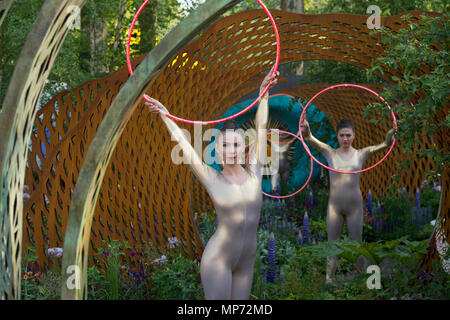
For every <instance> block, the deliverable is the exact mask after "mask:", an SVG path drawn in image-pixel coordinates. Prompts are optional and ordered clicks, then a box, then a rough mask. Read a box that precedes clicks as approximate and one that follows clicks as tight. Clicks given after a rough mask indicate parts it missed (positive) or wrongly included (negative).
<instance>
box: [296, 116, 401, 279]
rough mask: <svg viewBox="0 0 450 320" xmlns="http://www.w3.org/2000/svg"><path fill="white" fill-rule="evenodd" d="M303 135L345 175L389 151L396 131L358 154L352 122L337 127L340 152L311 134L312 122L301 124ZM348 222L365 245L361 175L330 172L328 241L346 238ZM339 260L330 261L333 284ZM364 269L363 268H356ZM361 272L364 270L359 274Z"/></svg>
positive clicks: (329, 273) (351, 235)
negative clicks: (343, 236) (353, 145)
mask: <svg viewBox="0 0 450 320" xmlns="http://www.w3.org/2000/svg"><path fill="white" fill-rule="evenodd" d="M301 130H302V135H303V137H304V138H305V140H306V141H308V142H309V143H311V145H312V146H314V147H315V148H316V149H317V150H319V152H320V153H322V154H323V155H324V157H325V158H326V159H327V161H328V166H329V167H331V168H333V169H337V170H343V171H357V170H361V169H362V166H363V164H364V162H365V161H366V160H367V159H368V158H369V157H370V156H372V155H373V154H374V153H376V152H378V151H380V150H383V149H384V148H387V147H389V146H390V145H391V143H392V137H393V132H394V130H393V129H391V130H389V131H388V133H387V135H386V140H385V141H384V142H383V143H381V144H379V145H376V146H370V147H366V148H363V149H360V150H357V149H355V148H353V147H352V143H353V140H354V138H355V130H354V128H353V126H352V124H351V122H350V121H348V120H342V121H341V122H340V123H339V124H338V126H337V130H336V132H337V138H338V142H339V148H337V149H334V148H332V147H330V146H329V145H327V144H326V143H323V142H321V141H319V140H318V139H316V138H315V137H314V136H313V135H312V134H311V132H310V129H309V124H308V121H306V120H305V121H304V122H303V123H302V124H301ZM344 221H346V222H347V230H348V234H349V235H350V237H352V238H353V239H357V240H359V241H362V230H363V200H362V195H361V190H360V188H359V174H346V173H337V172H333V171H331V170H330V195H329V198H328V212H327V233H328V241H334V240H336V239H338V238H339V237H340V236H341V234H342V229H343V226H344ZM336 267H337V258H336V257H334V258H329V259H328V263H327V274H326V281H327V282H331V281H332V276H333V275H334V274H335V272H336ZM356 267H357V268H358V269H360V266H359V265H358V264H357V266H356ZM359 271H361V270H359Z"/></svg>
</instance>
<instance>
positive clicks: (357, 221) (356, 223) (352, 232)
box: [347, 199, 364, 273]
mask: <svg viewBox="0 0 450 320" xmlns="http://www.w3.org/2000/svg"><path fill="white" fill-rule="evenodd" d="M347 230H348V234H349V236H350V237H351V238H352V239H355V240H359V241H362V233H363V205H362V199H361V203H360V204H359V205H358V206H357V207H356V208H354V209H353V210H351V211H350V212H349V214H348V216H347ZM363 264H364V259H363V258H359V259H358V260H357V261H356V263H355V267H356V269H357V270H358V272H359V273H361V272H362V266H363Z"/></svg>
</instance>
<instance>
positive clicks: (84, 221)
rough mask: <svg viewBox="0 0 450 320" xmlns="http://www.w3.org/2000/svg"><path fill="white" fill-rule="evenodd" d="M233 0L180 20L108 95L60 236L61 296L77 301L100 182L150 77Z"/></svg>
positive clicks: (83, 285) (83, 281)
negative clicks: (73, 283)
mask: <svg viewBox="0 0 450 320" xmlns="http://www.w3.org/2000/svg"><path fill="white" fill-rule="evenodd" d="M238 2H239V1H236V0H215V1H208V2H206V3H205V4H203V5H202V6H200V7H199V8H198V9H197V10H196V11H194V12H193V13H192V14H190V15H189V16H188V17H187V18H186V19H184V20H183V21H182V22H180V24H179V25H178V26H176V27H175V28H173V29H172V30H171V31H170V32H169V34H168V35H167V36H166V37H165V38H164V39H163V40H162V41H161V42H160V43H159V44H158V46H156V47H155V48H154V49H153V50H152V51H151V52H150V53H149V55H148V56H147V57H146V58H145V59H144V61H142V63H141V64H140V65H139V67H138V68H137V69H136V70H135V72H134V74H133V76H131V77H130V79H129V80H128V81H127V82H126V83H125V85H124V86H123V88H122V89H121V90H120V91H119V94H118V95H117V97H116V98H115V99H114V102H113V103H112V105H111V108H110V109H109V111H108V113H107V114H106V115H105V117H104V118H103V121H102V123H101V125H100V127H99V128H98V130H97V133H96V136H95V138H94V140H93V141H92V143H91V145H90V146H89V150H88V153H87V155H86V158H85V160H84V163H83V168H82V169H81V171H80V175H79V177H78V180H77V184H76V186H75V190H74V192H73V195H72V202H71V206H70V211H69V221H68V224H67V228H66V234H65V239H64V258H63V285H62V298H63V299H80V298H82V297H83V294H84V292H85V290H86V280H87V279H86V272H87V258H88V250H89V237H90V233H91V224H92V217H93V215H94V209H95V204H96V202H97V196H98V193H99V191H100V185H101V183H102V180H103V176H104V174H105V171H106V169H107V166H108V163H109V160H110V158H111V155H112V152H113V151H114V148H115V146H116V144H117V141H118V140H119V138H120V135H121V134H122V131H123V129H124V128H125V126H126V124H127V123H128V120H129V119H130V117H131V115H132V114H133V112H134V110H135V109H136V107H137V103H138V101H139V100H140V99H141V97H142V94H143V92H144V91H145V90H146V89H147V88H148V87H149V86H150V85H151V84H152V83H153V82H154V80H155V77H156V75H157V74H158V72H159V71H160V70H161V68H163V67H164V66H166V65H167V63H169V61H170V58H171V57H172V56H173V55H174V54H175V53H176V52H177V51H178V50H179V49H181V48H182V46H184V45H185V44H186V43H187V42H188V41H189V40H190V39H192V38H193V37H194V36H195V35H197V33H198V32H199V31H200V30H201V29H202V28H203V27H204V26H205V25H207V24H209V23H210V21H211V20H213V19H214V18H216V17H218V16H220V15H221V14H222V13H223V12H225V11H226V10H228V9H229V8H231V7H232V6H234V5H235V4H236V3H238ZM70 266H77V267H78V270H80V271H81V272H80V282H81V286H79V287H75V288H69V287H68V286H67V285H66V282H67V280H68V278H69V277H70V274H68V273H67V272H66V271H67V270H68V268H69V267H70Z"/></svg>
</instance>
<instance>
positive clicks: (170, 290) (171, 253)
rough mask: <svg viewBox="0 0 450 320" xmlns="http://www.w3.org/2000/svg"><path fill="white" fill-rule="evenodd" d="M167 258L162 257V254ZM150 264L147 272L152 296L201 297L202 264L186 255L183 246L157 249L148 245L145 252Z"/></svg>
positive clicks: (167, 297)
mask: <svg viewBox="0 0 450 320" xmlns="http://www.w3.org/2000/svg"><path fill="white" fill-rule="evenodd" d="M163 255H164V256H166V259H164V260H160V262H158V260H156V259H161V257H162V256H163ZM145 256H146V260H148V261H149V260H151V261H152V263H150V264H148V265H147V266H148V268H147V272H148V273H149V275H150V276H149V278H150V281H151V288H150V293H151V298H152V299H159V300H168V299H201V298H203V297H204V296H203V288H202V286H201V283H200V264H199V262H198V261H196V260H194V261H193V260H191V259H189V258H188V257H186V255H185V254H183V252H182V251H181V247H180V246H177V247H175V248H170V247H169V246H167V247H166V249H165V250H157V249H155V248H154V247H153V246H152V245H149V246H148V249H147V250H146V253H145Z"/></svg>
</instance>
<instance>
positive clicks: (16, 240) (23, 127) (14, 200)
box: [0, 0, 85, 299]
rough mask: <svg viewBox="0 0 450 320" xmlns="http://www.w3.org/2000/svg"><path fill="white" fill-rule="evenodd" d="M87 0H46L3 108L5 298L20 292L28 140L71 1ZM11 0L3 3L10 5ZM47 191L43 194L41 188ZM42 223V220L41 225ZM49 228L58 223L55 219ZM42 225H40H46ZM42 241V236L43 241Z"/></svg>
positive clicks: (0, 208) (0, 288)
mask: <svg viewBox="0 0 450 320" xmlns="http://www.w3.org/2000/svg"><path fill="white" fill-rule="evenodd" d="M84 2H85V1H84V0H64V1H58V2H51V1H47V2H45V3H44V5H43V6H42V8H41V11H40V13H39V15H38V18H37V21H36V23H35V24H34V26H33V29H32V31H31V32H30V34H29V36H28V38H27V40H26V42H25V48H26V50H23V51H22V52H21V54H20V56H19V58H18V60H17V64H16V67H15V71H14V74H13V76H12V79H11V81H10V83H9V87H8V91H7V93H6V96H5V100H4V101H3V108H2V110H1V114H0V128H1V130H2V136H1V137H0V170H1V171H0V172H1V184H0V237H1V238H0V240H1V243H0V257H1V264H0V276H1V279H0V298H6V299H14V298H15V299H17V298H19V296H20V276H21V274H20V272H21V251H22V248H21V245H22V221H23V202H22V197H23V189H24V175H25V170H26V168H25V166H26V155H27V147H28V141H29V140H30V135H31V133H32V129H33V123H34V121H35V115H36V112H37V107H38V101H39V97H40V96H41V93H42V90H43V88H44V85H45V81H46V79H47V77H48V75H49V73H50V69H51V67H52V65H53V62H54V61H55V58H56V55H57V54H58V52H59V49H60V48H61V44H62V42H63V40H64V38H65V36H66V34H67V30H68V27H69V24H68V22H69V21H70V18H71V17H72V11H71V10H69V9H70V7H73V6H78V7H80V6H81V7H82V6H83V4H84ZM9 5H10V1H6V2H5V3H4V4H3V3H2V5H1V6H0V9H1V10H2V12H3V13H5V12H6V10H4V11H3V9H7V8H8V6H9ZM41 195H42V194H41ZM36 227H39V226H36ZM49 227H50V228H55V226H54V225H50V226H49ZM42 228H43V227H41V229H42ZM39 244H40V245H41V246H42V242H41V243H39Z"/></svg>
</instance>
